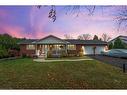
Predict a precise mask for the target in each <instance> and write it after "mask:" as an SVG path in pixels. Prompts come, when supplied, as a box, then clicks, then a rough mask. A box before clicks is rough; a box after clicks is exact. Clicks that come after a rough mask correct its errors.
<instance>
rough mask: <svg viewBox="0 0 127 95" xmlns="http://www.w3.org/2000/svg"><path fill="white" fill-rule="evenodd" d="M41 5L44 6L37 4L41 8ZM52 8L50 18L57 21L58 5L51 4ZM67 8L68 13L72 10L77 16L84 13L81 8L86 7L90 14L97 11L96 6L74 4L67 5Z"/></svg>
mask: <svg viewBox="0 0 127 95" xmlns="http://www.w3.org/2000/svg"><path fill="white" fill-rule="evenodd" d="M41 7H42V6H41V5H38V6H37V8H38V9H40V8H41ZM43 7H45V6H43ZM50 8H51V9H50V11H49V15H48V18H50V19H52V21H53V22H55V21H56V17H57V16H56V15H57V13H56V6H54V5H52V6H50ZM65 9H66V14H67V13H68V12H70V13H73V14H76V17H78V16H79V14H80V13H81V14H82V12H81V9H86V10H87V11H88V15H93V13H94V11H95V6H80V5H74V6H66V7H65Z"/></svg>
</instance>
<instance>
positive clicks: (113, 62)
mask: <svg viewBox="0 0 127 95" xmlns="http://www.w3.org/2000/svg"><path fill="white" fill-rule="evenodd" d="M89 57H91V58H93V59H96V60H99V61H102V62H104V63H107V64H111V65H114V66H117V67H120V68H122V67H123V64H126V69H127V59H122V58H115V57H108V56H103V55H96V56H89Z"/></svg>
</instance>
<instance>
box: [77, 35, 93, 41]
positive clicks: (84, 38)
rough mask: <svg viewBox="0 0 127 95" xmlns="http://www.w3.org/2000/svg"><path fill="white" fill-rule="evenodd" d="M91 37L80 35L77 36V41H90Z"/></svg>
mask: <svg viewBox="0 0 127 95" xmlns="http://www.w3.org/2000/svg"><path fill="white" fill-rule="evenodd" d="M90 38H91V35H90V34H82V35H79V36H78V39H80V40H90Z"/></svg>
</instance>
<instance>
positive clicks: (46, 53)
mask: <svg viewBox="0 0 127 95" xmlns="http://www.w3.org/2000/svg"><path fill="white" fill-rule="evenodd" d="M35 51H36V55H37V56H38V57H45V58H47V57H61V56H65V55H66V54H67V45H66V44H37V45H36V50H35Z"/></svg>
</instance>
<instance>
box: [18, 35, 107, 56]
mask: <svg viewBox="0 0 127 95" xmlns="http://www.w3.org/2000/svg"><path fill="white" fill-rule="evenodd" d="M18 44H19V45H20V55H21V56H22V55H27V56H33V55H35V54H36V55H38V56H39V55H41V54H44V53H45V54H46V55H47V56H52V57H55V56H58V55H63V56H66V55H69V56H80V54H81V53H82V54H83V55H93V54H100V53H101V51H105V50H106V49H107V42H104V41H100V40H78V39H66V40H65V39H60V38H58V37H55V36H53V35H49V36H47V37H44V38H42V39H38V40H36V39H35V40H33V39H28V40H24V41H21V42H20V43H18Z"/></svg>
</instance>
